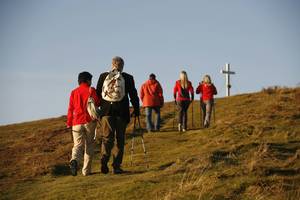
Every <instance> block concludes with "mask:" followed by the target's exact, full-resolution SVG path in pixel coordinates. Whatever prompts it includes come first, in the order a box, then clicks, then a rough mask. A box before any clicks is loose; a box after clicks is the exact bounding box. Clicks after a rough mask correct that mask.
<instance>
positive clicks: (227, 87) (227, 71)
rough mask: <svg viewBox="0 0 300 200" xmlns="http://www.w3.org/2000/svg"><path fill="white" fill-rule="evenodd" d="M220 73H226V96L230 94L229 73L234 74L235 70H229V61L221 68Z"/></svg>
mask: <svg viewBox="0 0 300 200" xmlns="http://www.w3.org/2000/svg"><path fill="white" fill-rule="evenodd" d="M221 73H222V74H226V96H228V97H229V96H230V88H231V85H230V75H231V74H235V72H233V71H230V64H229V63H226V65H225V70H223V69H222V70H221Z"/></svg>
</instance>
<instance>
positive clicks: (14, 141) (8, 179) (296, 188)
mask: <svg viewBox="0 0 300 200" xmlns="http://www.w3.org/2000/svg"><path fill="white" fill-rule="evenodd" d="M216 103H217V107H216V121H215V122H214V123H213V124H212V127H211V128H209V129H199V121H200V120H199V118H200V114H199V102H195V103H194V116H193V117H194V127H192V124H191V118H192V112H191V107H190V112H189V114H190V116H189V119H190V120H189V123H190V124H189V126H190V128H191V129H192V130H190V131H188V132H186V133H183V134H180V133H178V132H176V131H175V130H174V129H173V115H174V106H173V104H172V103H168V104H166V105H165V107H164V108H163V110H162V113H163V114H162V115H163V128H162V132H160V133H155V134H146V135H145V142H146V147H147V150H148V155H147V158H146V159H144V157H143V153H142V147H141V145H140V143H137V144H136V148H135V155H134V165H133V166H131V165H130V159H129V155H130V151H129V148H130V135H129V133H130V132H131V128H132V125H130V126H129V128H128V137H127V138H128V139H127V145H126V153H125V158H124V164H123V168H124V169H125V170H127V171H128V172H127V173H126V174H123V175H112V174H108V175H102V174H100V168H99V167H100V166H99V146H97V148H96V149H95V152H96V158H95V159H94V162H93V170H94V174H93V175H92V176H89V177H83V176H81V175H79V176H77V177H72V176H70V174H69V170H68V160H69V158H70V152H71V148H72V141H71V136H70V132H69V131H67V130H65V129H64V124H65V117H59V118H53V119H47V120H41V121H35V122H29V123H22V124H15V125H8V126H2V127H0V158H1V163H0V199H75V198H76V199H115V200H120V199H132V200H133V199H147V200H148V199H166V200H168V199H176V200H177V199H249V200H252V199H300V159H299V158H300V88H297V89H277V88H273V89H272V88H271V89H266V90H264V91H262V92H259V93H253V94H243V95H238V96H233V97H230V98H222V99H218V100H217V102H216ZM143 121H144V120H143ZM175 123H176V121H175ZM138 142H139V140H138ZM147 166H149V167H147Z"/></svg>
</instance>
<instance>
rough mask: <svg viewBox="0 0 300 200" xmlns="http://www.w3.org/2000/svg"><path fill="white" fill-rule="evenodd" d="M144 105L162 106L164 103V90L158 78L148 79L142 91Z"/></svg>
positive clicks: (141, 96)
mask: <svg viewBox="0 0 300 200" xmlns="http://www.w3.org/2000/svg"><path fill="white" fill-rule="evenodd" d="M140 98H141V100H142V102H143V106H144V107H156V106H159V107H162V106H163V104H164V97H163V90H162V88H161V85H160V83H159V82H158V81H157V80H148V81H146V82H145V83H144V84H143V85H142V87H141V91H140Z"/></svg>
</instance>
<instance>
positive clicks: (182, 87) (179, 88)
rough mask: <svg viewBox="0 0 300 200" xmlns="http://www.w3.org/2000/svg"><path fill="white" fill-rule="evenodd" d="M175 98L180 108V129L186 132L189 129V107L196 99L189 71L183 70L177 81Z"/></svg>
mask: <svg viewBox="0 0 300 200" xmlns="http://www.w3.org/2000/svg"><path fill="white" fill-rule="evenodd" d="M173 93H174V99H175V104H176V105H177V108H178V111H179V112H178V131H179V132H182V131H183V132H185V131H186V130H187V120H188V113H187V111H188V108H189V105H190V103H191V102H192V101H193V100H194V88H193V86H192V83H191V82H190V81H189V79H188V76H187V73H186V72H185V71H182V72H181V73H180V79H179V80H178V81H176V84H175V87H174V92H173Z"/></svg>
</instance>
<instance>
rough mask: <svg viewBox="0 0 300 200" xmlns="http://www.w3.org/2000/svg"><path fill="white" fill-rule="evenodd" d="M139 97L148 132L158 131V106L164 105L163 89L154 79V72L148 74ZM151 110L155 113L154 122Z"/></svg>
mask: <svg viewBox="0 0 300 200" xmlns="http://www.w3.org/2000/svg"><path fill="white" fill-rule="evenodd" d="M140 98H141V100H142V102H143V107H144V108H145V113H146V124H147V130H148V132H153V131H159V129H160V108H161V107H162V106H163V105H164V97H163V90H162V88H161V85H160V83H159V82H158V81H157V80H156V76H155V74H150V76H149V80H147V81H146V82H145V83H144V84H143V85H142V87H141V90H140ZM152 110H153V111H154V112H155V113H156V120H155V124H154V125H153V122H152Z"/></svg>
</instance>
